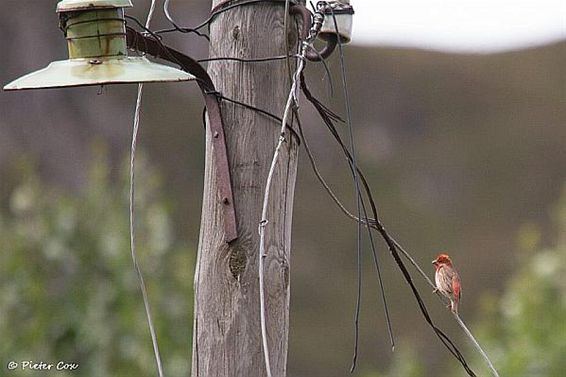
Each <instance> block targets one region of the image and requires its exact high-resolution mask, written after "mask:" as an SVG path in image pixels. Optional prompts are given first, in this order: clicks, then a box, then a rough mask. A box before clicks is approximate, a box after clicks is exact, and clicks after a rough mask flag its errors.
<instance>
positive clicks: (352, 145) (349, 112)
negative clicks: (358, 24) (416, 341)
mask: <svg viewBox="0 0 566 377" xmlns="http://www.w3.org/2000/svg"><path fill="white" fill-rule="evenodd" d="M328 8H329V9H330V11H331V12H332V17H333V21H334V26H335V28H336V30H335V31H336V34H337V35H340V33H339V30H338V23H337V22H336V17H335V15H334V11H333V9H332V7H328ZM338 51H339V53H340V54H339V56H340V67H341V77H342V88H343V92H344V100H345V102H346V123H347V125H348V135H349V139H350V150H351V156H352V158H351V161H350V164H349V165H350V170H351V171H352V175H353V178H354V182H355V187H356V199H357V200H356V206H357V211H358V218H361V216H360V208H361V210H362V211H363V213H364V219H365V220H366V224H365V226H366V228H367V231H368V237H369V240H370V246H371V250H372V255H373V260H374V265H375V269H376V272H377V277H378V281H379V287H380V291H381V298H382V302H383V308H384V313H385V319H386V323H387V331H388V334H389V341H390V344H391V349H392V350H394V349H395V339H394V336H393V329H392V326H391V318H390V315H389V307H388V304H387V297H386V295H385V288H384V285H383V278H382V276H381V268H380V265H379V259H378V256H377V252H376V249H375V245H374V241H373V236H372V232H371V228H370V227H369V225H368V224H367V219H368V215H367V210H366V207H365V203H364V201H363V198H362V193H361V189H360V179H359V176H358V171H357V169H356V167H357V166H358V164H357V161H356V150H355V142H354V132H353V127H352V109H351V100H350V94H349V90H348V82H347V79H346V65H345V63H344V51H343V49H342V43H341V40H340V38H338ZM357 226H358V229H357V231H358V239H360V238H361V228H362V222H361V221H358V222H357ZM358 242H359V241H358ZM358 248H360V249H361V246H360V245H358ZM358 260H359V261H358V274H359V279H358V300H357V306H356V326H355V327H356V330H355V332H356V342H355V350H354V355H353V358H352V359H353V360H352V367H351V369H350V372H353V371H354V369H355V367H356V360H357V340H358V339H357V337H358V331H359V327H358V321H359V310H360V309H359V303H360V300H361V297H360V296H361V251H360V250H358Z"/></svg>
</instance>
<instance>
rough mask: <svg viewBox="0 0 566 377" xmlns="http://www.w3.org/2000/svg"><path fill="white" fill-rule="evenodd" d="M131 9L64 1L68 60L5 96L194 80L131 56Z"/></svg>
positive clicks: (121, 3) (119, 0)
mask: <svg viewBox="0 0 566 377" xmlns="http://www.w3.org/2000/svg"><path fill="white" fill-rule="evenodd" d="M131 6H132V3H131V1H130V0H62V1H60V2H59V3H58V4H57V13H58V14H59V20H60V27H61V29H62V30H63V32H64V34H65V38H66V39H67V47H68V51H69V59H67V60H60V61H55V62H53V63H51V64H49V65H48V66H47V67H46V68H44V69H41V70H39V71H36V72H32V73H30V74H28V75H25V76H23V77H20V78H19V79H17V80H15V81H13V82H11V83H9V84H7V85H6V86H5V87H4V90H20V89H41V88H63V87H74V86H88V85H104V84H125V83H142V82H176V81H188V80H193V79H194V76H192V75H190V74H189V73H187V72H184V71H181V70H179V69H176V68H173V67H170V66H166V65H162V64H156V63H152V62H151V61H149V60H148V59H146V58H145V57H139V56H133V57H130V56H128V53H127V45H126V20H125V16H124V8H127V7H131Z"/></svg>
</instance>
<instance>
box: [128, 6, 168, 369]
mask: <svg viewBox="0 0 566 377" xmlns="http://www.w3.org/2000/svg"><path fill="white" fill-rule="evenodd" d="M155 5H156V0H152V1H151V6H150V9H149V12H148V15H147V21H146V25H145V27H146V28H149V25H150V23H151V19H152V17H153V13H154V11H155ZM142 93H143V84H142V83H140V84H138V91H137V98H136V108H135V111H134V124H133V131H132V144H131V149H130V249H131V257H132V263H133V266H134V270H135V271H136V275H137V277H138V281H139V286H140V289H141V292H142V297H143V303H144V308H145V314H146V317H147V323H148V326H149V332H150V335H151V342H152V345H153V352H154V356H155V361H156V363H157V373H158V376H159V377H163V365H162V363H161V356H160V354H159V345H158V342H157V334H156V331H155V326H154V324H153V319H152V316H151V307H150V304H149V298H148V295H147V289H146V286H145V282H144V279H143V274H142V271H141V267H140V265H139V263H138V261H137V257H136V242H135V206H134V203H135V184H134V183H135V158H136V146H137V136H138V131H139V124H140V110H141V101H142Z"/></svg>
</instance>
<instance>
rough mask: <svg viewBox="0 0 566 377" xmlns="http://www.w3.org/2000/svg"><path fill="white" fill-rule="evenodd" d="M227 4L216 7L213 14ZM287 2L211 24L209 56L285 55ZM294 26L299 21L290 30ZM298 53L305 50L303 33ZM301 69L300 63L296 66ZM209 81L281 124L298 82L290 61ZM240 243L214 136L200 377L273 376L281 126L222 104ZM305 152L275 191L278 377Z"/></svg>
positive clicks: (243, 10)
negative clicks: (230, 237) (266, 194)
mask: <svg viewBox="0 0 566 377" xmlns="http://www.w3.org/2000/svg"><path fill="white" fill-rule="evenodd" d="M221 2H223V0H213V4H212V6H213V8H214V7H216V6H217V5H219V3H221ZM284 9H285V7H284V2H281V3H274V2H265V3H255V4H250V5H244V6H240V7H236V8H234V9H231V10H228V11H226V12H224V13H222V14H220V15H218V16H217V17H216V18H215V19H214V20H213V21H212V23H211V25H210V57H238V58H244V59H250V58H263V57H270V56H280V55H285V54H286V53H287V52H286V51H285V37H286V35H285V30H284V28H283V19H284ZM289 24H290V25H294V24H295V23H294V22H292V23H291V22H290V23H289ZM289 29H290V31H289V36H288V38H289V41H290V43H289V45H290V48H291V51H289V53H294V52H295V51H296V46H297V36H296V30H295V28H294V27H293V28H289ZM293 66H294V64H293ZM209 74H210V76H211V77H212V80H213V81H214V84H215V86H216V89H217V90H218V91H219V92H220V93H221V94H222V95H223V96H226V97H229V98H232V99H235V100H238V101H240V102H244V103H246V104H250V105H253V106H256V107H258V108H261V109H264V110H267V111H269V112H271V113H273V114H277V115H278V116H282V113H283V109H284V105H285V101H286V99H287V96H288V92H289V88H290V82H289V77H288V73H287V66H286V63H285V61H284V60H278V61H271V62H262V63H242V62H235V61H216V62H211V63H210V64H209ZM222 116H223V119H224V126H225V136H226V144H227V149H228V158H229V164H230V171H231V175H232V185H233V192H234V204H235V209H236V218H237V224H238V232H239V238H238V239H237V240H236V241H234V242H232V243H231V244H227V243H225V242H224V228H223V210H222V198H221V196H220V194H219V192H218V182H217V178H216V166H215V159H214V156H213V146H212V137H211V135H210V132H209V130H207V132H206V135H207V137H206V162H205V164H206V166H205V178H204V197H203V207H202V219H201V228H200V242H199V248H198V257H197V266H196V271H195V286H194V289H195V318H194V334H193V358H192V376H193V377H196V376H199V377H230V376H235V377H240V376H241V377H255V376H257V377H264V376H265V375H266V372H265V363H264V359H263V353H262V342H261V329H260V310H259V308H260V303H259V280H258V249H259V235H258V226H259V222H260V219H261V206H262V199H263V191H264V187H265V183H266V179H267V174H268V170H269V165H270V163H271V158H272V155H273V152H274V149H275V145H276V143H277V140H278V138H279V128H280V124H278V123H277V122H276V121H273V119H270V118H268V117H266V116H265V115H262V114H259V113H257V112H255V111H253V110H250V109H246V108H244V107H242V106H240V105H236V104H233V103H230V102H228V101H222ZM297 155H298V143H297V140H296V139H295V137H294V136H293V135H292V134H288V135H287V142H286V143H285V145H284V147H283V149H282V151H281V155H280V160H279V163H278V165H277V169H276V171H275V176H274V180H273V184H272V190H271V196H270V202H269V211H268V218H269V224H268V226H267V228H266V251H267V257H266V259H265V264H264V265H265V297H266V317H267V332H268V344H269V351H270V362H271V369H272V373H273V376H277V377H284V376H285V375H286V364H287V348H288V330H289V283H290V251H291V219H292V209H293V194H294V187H295V179H296V171H297Z"/></svg>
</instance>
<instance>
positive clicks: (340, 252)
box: [0, 0, 566, 377]
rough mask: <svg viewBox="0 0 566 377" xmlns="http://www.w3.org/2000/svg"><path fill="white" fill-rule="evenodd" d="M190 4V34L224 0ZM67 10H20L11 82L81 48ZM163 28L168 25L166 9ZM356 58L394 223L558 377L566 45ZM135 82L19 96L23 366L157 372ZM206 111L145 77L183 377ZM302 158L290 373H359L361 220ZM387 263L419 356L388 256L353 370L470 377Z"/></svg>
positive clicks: (7, 125) (2, 358)
mask: <svg viewBox="0 0 566 377" xmlns="http://www.w3.org/2000/svg"><path fill="white" fill-rule="evenodd" d="M171 3H172V7H173V8H174V9H175V14H176V15H177V18H179V19H180V20H181V21H182V23H183V24H184V25H195V24H197V23H198V22H199V21H201V20H202V19H204V18H206V17H207V14H208V12H209V10H210V2H209V1H206V0H197V1H191V2H180V1H172V2H171ZM55 4H56V1H39V0H36V1H29V2H26V4H25V5H24V4H23V3H22V2H20V1H16V0H7V1H4V2H2V4H1V5H0V9H1V10H2V11H1V12H0V31H2V33H0V40H1V42H2V45H3V46H4V51H6V53H4V54H2V56H0V82H2V83H7V82H8V81H10V80H12V79H14V78H16V77H18V76H20V75H22V74H24V73H27V72H30V71H33V70H36V69H38V68H41V67H43V66H45V65H47V63H49V62H50V61H52V60H56V59H63V58H65V57H66V46H65V43H64V38H63V36H62V35H61V33H60V30H59V29H58V28H57V22H58V20H57V16H56V14H55V12H54V7H55ZM31 5H33V6H31ZM135 5H136V7H135V8H134V9H132V10H131V11H129V12H128V13H129V14H131V15H134V16H137V17H139V18H142V17H143V15H144V14H145V12H146V11H147V5H148V2H147V1H145V2H144V1H136V2H135ZM154 25H155V27H156V28H158V27H164V26H166V25H167V23H166V21H165V20H164V17H163V15H162V14H161V13H160V12H157V14H156V18H155V21H154ZM165 42H167V43H168V44H171V45H172V46H174V47H176V48H177V49H180V50H182V51H187V52H188V53H189V54H190V55H192V56H194V57H206V56H207V54H208V50H207V43H206V41H205V40H202V39H199V38H196V37H191V36H187V35H170V36H167V37H166V39H165ZM345 53H346V64H347V71H348V80H349V85H350V91H351V93H352V96H353V103H352V108H353V115H354V126H355V132H356V137H357V142H358V144H357V145H358V146H357V150H358V152H359V162H360V163H361V165H362V168H363V169H364V171H365V172H366V174H367V176H368V178H369V180H370V184H371V185H372V186H373V188H374V195H375V197H376V200H377V201H378V205H379V206H380V212H381V215H382V217H383V219H384V222H385V224H386V226H387V228H388V229H389V230H390V231H391V232H392V233H393V234H395V235H396V236H397V238H398V239H399V240H400V241H401V242H402V243H403V244H404V245H405V246H406V248H407V249H409V250H410V251H412V253H413V255H414V257H415V258H416V259H417V260H418V261H419V262H420V263H421V264H422V265H423V266H424V267H425V268H428V267H429V265H430V261H431V260H432V259H433V258H434V257H435V255H436V254H437V253H438V252H439V251H447V252H449V253H450V255H451V256H452V257H453V259H454V260H455V264H456V266H457V267H458V269H459V270H460V274H461V275H462V279H463V285H464V287H463V303H462V309H461V310H462V316H463V318H464V320H466V322H467V323H468V324H469V325H470V326H471V327H472V330H475V331H474V332H475V333H476V335H477V338H478V340H479V341H480V343H482V344H483V345H485V347H486V348H487V351H488V353H489V354H490V355H491V356H492V357H493V359H494V360H493V361H494V362H495V364H496V365H497V366H499V367H500V368H501V375H502V376H535V377H539V376H540V377H547V376H548V377H553V376H559V375H560V373H561V372H560V371H561V370H563V369H564V368H565V366H564V360H563V357H561V356H560V355H564V352H565V344H564V339H566V336H565V333H566V328H565V326H566V324H565V321H564V318H566V316H565V314H566V313H565V311H566V309H565V305H566V304H565V302H566V289H565V286H566V280H565V278H564V276H566V275H565V274H564V269H566V258H565V255H564V254H565V253H566V251H565V247H566V246H565V243H564V238H565V237H566V235H565V234H566V228H565V226H564V220H559V218H560V216H562V218H563V217H564V216H566V215H565V214H564V213H565V212H566V210H565V209H564V206H565V205H564V201H565V200H566V199H564V195H562V198H563V199H562V200H561V201H560V203H561V204H558V205H557V204H556V203H559V200H560V196H561V194H560V193H561V190H562V187H563V185H564V183H565V182H566V148H564V142H565V140H566V127H565V124H566V85H565V83H566V70H565V69H564V67H566V43H557V44H554V45H549V46H543V47H539V48H533V49H529V50H524V51H514V52H505V53H500V54H494V55H455V54H445V53H439V52H431V51H419V50H411V49H395V48H372V47H357V46H348V47H347V48H346V49H345ZM235 64H240V63H235ZM328 64H329V67H330V69H331V71H332V72H333V78H334V84H335V86H338V85H339V82H340V81H339V76H338V74H339V68H340V67H339V62H338V60H337V59H336V57H332V58H331V59H330V60H329V62H328ZM306 76H307V80H308V82H309V83H310V84H311V86H312V89H313V91H314V92H315V93H316V95H317V96H318V97H319V98H320V99H321V100H322V101H323V102H327V103H329V105H330V106H331V107H332V108H334V109H335V110H336V111H337V112H339V113H343V111H344V107H343V99H342V98H341V97H340V95H338V94H336V95H335V97H331V96H330V94H329V91H328V86H329V83H328V77H326V76H325V73H324V70H322V69H320V67H314V66H313V65H310V66H309V67H308V71H307V74H306ZM135 90H136V88H135V86H112V87H105V88H103V89H102V90H101V89H99V88H76V89H68V90H59V89H55V90H50V91H29V92H23V93H0V177H1V179H0V203H1V207H0V237H1V239H0V247H1V251H0V273H1V275H0V339H2V342H0V362H1V363H2V365H4V366H5V365H6V363H7V362H8V361H10V360H27V359H33V360H45V361H57V360H68V361H71V362H79V363H80V365H81V366H80V368H79V370H78V371H77V372H75V373H72V374H70V375H73V376H75V375H77V376H78V375H80V376H97V375H113V376H114V375H115V376H141V375H147V376H149V375H154V366H153V356H152V349H151V341H150V338H149V334H148V331H147V325H146V322H145V315H144V312H143V303H142V300H141V294H140V293H139V290H138V287H137V282H136V279H135V274H134V271H133V269H132V266H131V259H130V255H129V238H128V237H129V236H128V208H127V206H128V202H127V199H128V198H127V190H128V187H127V170H126V164H125V163H124V162H125V161H126V159H127V155H128V152H129V137H130V133H131V123H132V113H133V107H134V102H135ZM335 92H336V93H339V92H340V90H336V91H335ZM202 105H203V103H202V100H201V98H200V94H199V92H198V89H197V88H196V85H194V83H193V84H191V83H189V84H170V85H165V84H163V85H162V84H155V85H147V86H146V91H145V93H144V101H143V107H142V124H141V133H140V141H139V143H140V149H141V151H142V152H143V153H142V154H141V155H140V159H139V161H140V163H139V164H138V169H137V197H136V200H137V203H136V204H137V214H138V224H137V226H138V232H137V234H138V249H139V254H140V260H141V265H142V267H143V269H144V272H145V278H146V283H147V284H148V286H149V294H150V300H151V301H152V304H153V312H154V317H155V320H156V321H157V326H158V329H157V330H158V335H159V340H160V345H161V352H162V357H163V360H164V363H165V370H166V372H167V375H168V376H185V375H187V370H188V368H189V365H190V360H189V358H190V354H191V352H190V346H191V341H190V340H191V329H192V321H191V318H192V292H191V287H192V273H193V268H194V257H195V250H196V246H197V240H198V227H199V223H200V205H201V195H202V192H201V191H202V171H203V151H204V146H203V136H204V132H203V127H202V124H201V121H200V119H201V111H202ZM301 111H302V112H303V113H304V119H303V123H304V127H305V129H306V130H305V131H306V133H307V136H308V138H309V141H310V145H311V147H312V148H313V150H314V152H315V154H316V155H317V156H319V167H320V169H321V170H322V172H323V174H324V175H325V176H326V177H327V179H328V180H329V182H330V183H331V184H332V185H333V187H335V189H336V191H337V193H338V194H339V195H340V196H341V197H342V198H343V199H344V201H345V202H346V203H347V205H348V206H349V207H350V208H354V207H355V200H354V195H353V188H352V185H351V183H350V177H349V173H348V169H347V165H346V164H345V162H344V160H343V158H342V157H340V155H339V153H338V149H337V148H336V146H335V145H334V144H333V142H332V140H331V138H330V137H329V135H328V134H327V132H326V131H325V129H324V127H323V126H322V124H321V122H320V121H319V120H318V119H317V118H316V117H315V116H314V115H313V113H312V111H311V110H310V109H309V106H308V105H307V104H306V103H304V104H302V107H301ZM344 130H345V129H344ZM300 165H301V166H300V171H299V177H298V183H297V190H296V193H297V195H296V205H295V214H294V227H293V228H294V229H293V258H292V284H291V287H292V288H291V289H292V293H291V296H292V297H291V333H290V354H289V377H301V376H325V377H338V376H345V375H347V374H348V369H349V367H350V359H351V352H352V341H353V323H352V318H353V310H354V304H355V284H356V280H355V267H356V262H355V244H356V243H355V224H354V223H352V222H351V221H349V220H348V219H346V218H344V217H343V216H342V215H341V213H340V212H339V211H338V210H337V209H336V208H335V207H334V204H333V203H332V202H331V200H330V199H329V198H327V197H326V194H325V193H324V192H323V190H322V189H321V188H320V187H319V185H318V184H317V182H316V179H315V178H314V176H313V174H312V172H311V170H310V167H309V165H308V161H307V160H306V158H302V162H301V164H300ZM557 208H558V209H557ZM379 252H380V256H381V260H382V263H383V268H384V278H385V288H386V290H387V292H388V299H389V301H390V309H391V311H392V315H393V327H394V331H395V333H396V335H397V337H398V346H397V348H396V352H395V353H394V354H392V353H391V351H390V348H389V346H388V340H387V334H386V328H385V325H384V322H383V314H382V308H381V305H380V299H379V297H378V289H377V284H376V280H375V278H374V276H373V272H372V271H373V270H372V266H371V264H370V258H369V255H367V256H366V258H365V263H364V268H365V270H364V274H365V278H364V296H363V309H362V317H361V321H362V322H361V344H360V363H359V368H358V370H357V372H356V373H355V374H354V375H358V376H363V377H377V376H380V377H382V376H391V377H393V376H396V377H413V376H414V377H420V376H440V377H442V376H446V377H449V376H450V377H452V376H459V375H463V372H462V371H461V370H459V369H458V367H457V365H456V362H455V361H454V360H452V359H451V358H450V357H449V356H448V354H447V352H446V351H445V350H444V349H443V348H442V346H441V345H440V344H439V342H438V341H437V340H436V339H435V338H434V335H433V334H432V332H431V331H430V330H429V329H428V328H427V327H426V325H425V324H424V321H423V320H421V318H420V315H419V313H418V312H417V305H416V302H415V301H414V299H413V298H412V297H411V295H410V291H409V289H408V288H407V287H406V285H405V284H404V282H403V280H402V278H401V276H400V274H399V273H398V271H397V270H396V268H395V266H394V264H393V263H392V261H391V260H390V258H389V255H388V252H387V250H386V249H385V248H384V247H383V246H381V247H380V248H379ZM430 274H431V276H432V274H433V271H432V266H431V267H430ZM417 283H418V287H419V289H420V290H421V293H423V295H424V298H425V300H426V302H427V304H429V307H430V309H431V314H432V315H433V318H434V319H435V320H436V321H437V323H439V324H440V327H441V328H443V329H444V330H446V332H447V333H449V334H450V335H451V336H453V337H454V338H455V339H456V341H457V343H458V345H460V346H461V348H462V349H463V350H465V354H466V356H467V358H468V360H470V361H471V362H472V364H473V366H474V369H475V370H477V371H481V373H482V374H480V375H485V371H482V370H481V367H482V361H481V360H479V359H476V358H475V356H474V355H475V354H474V351H473V350H472V349H471V348H467V343H466V342H467V341H466V340H465V339H464V338H463V337H461V333H460V330H459V329H458V327H457V326H456V325H455V324H454V323H453V321H452V318H451V316H450V314H449V313H447V311H446V309H445V308H444V307H443V306H442V305H439V302H438V300H436V299H435V297H434V296H433V295H432V294H429V292H430V288H429V287H428V286H427V285H426V284H424V282H422V281H420V280H418V281H417ZM0 374H1V375H3V374H4V370H3V371H2V373H0ZM12 375H17V374H16V373H13V374H12ZM58 375H61V374H58Z"/></svg>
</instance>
